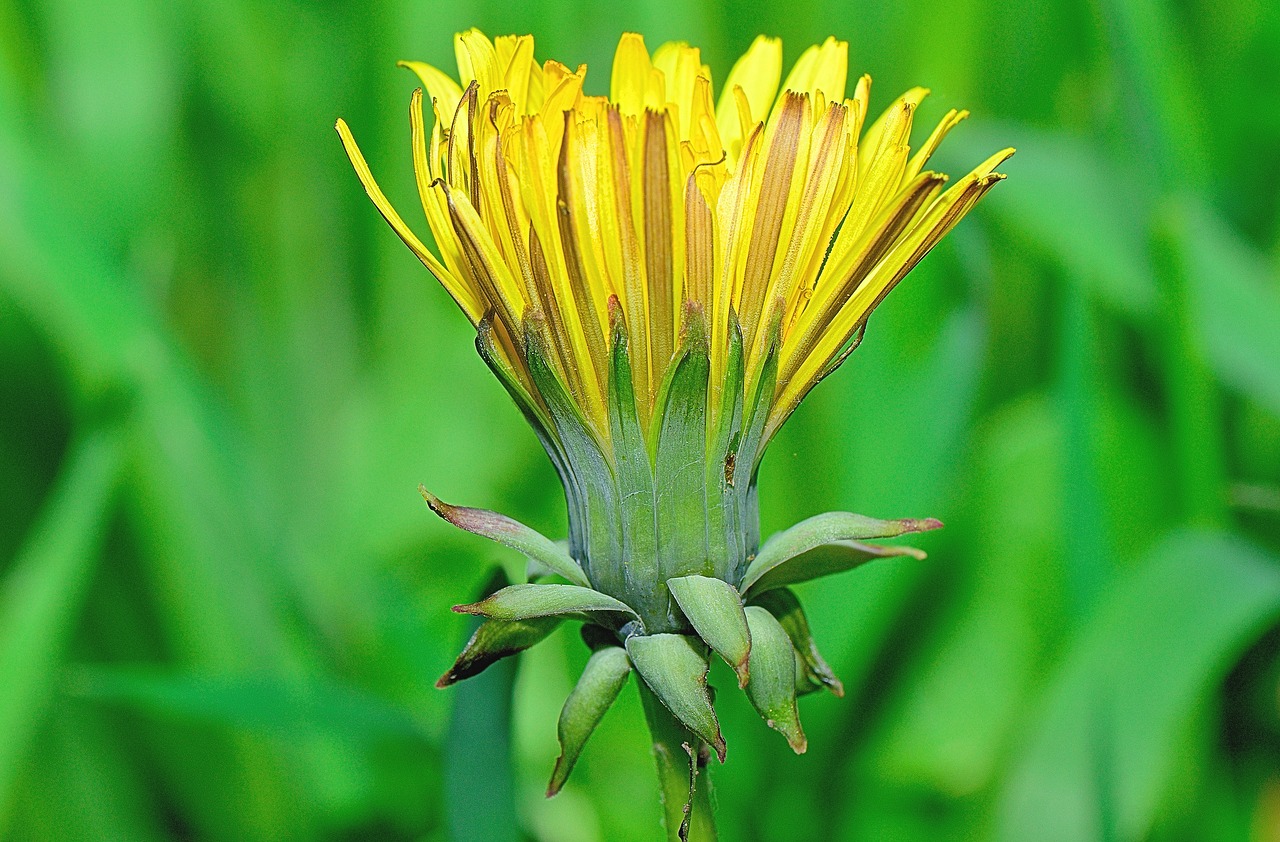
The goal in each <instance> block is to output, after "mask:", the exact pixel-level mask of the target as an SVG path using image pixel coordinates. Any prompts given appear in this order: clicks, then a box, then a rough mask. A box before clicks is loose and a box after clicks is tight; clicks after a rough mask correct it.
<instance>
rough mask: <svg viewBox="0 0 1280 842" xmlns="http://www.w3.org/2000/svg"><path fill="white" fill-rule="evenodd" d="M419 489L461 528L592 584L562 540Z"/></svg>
mask: <svg viewBox="0 0 1280 842" xmlns="http://www.w3.org/2000/svg"><path fill="white" fill-rule="evenodd" d="M418 493H420V494H421V495H422V499H423V500H426V501H427V506H429V507H430V508H431V511H433V512H435V513H436V514H438V515H439V516H440V517H441V518H443V519H444V520H446V521H448V522H449V523H451V524H453V525H454V526H456V527H458V528H459V529H462V530H464V531H466V532H470V533H472V534H475V535H480V536H483V537H485V538H488V539H489V540H491V541H497V542H498V543H499V544H502V545H504V546H507V547H510V548H511V549H513V550H516V551H517V552H521V553H524V555H525V556H527V557H528V558H531V559H533V560H535V561H537V562H538V563H539V564H541V565H542V566H543V567H545V568H546V569H548V570H550V571H552V572H553V573H555V574H557V575H559V576H563V577H564V578H566V579H568V580H569V581H570V582H573V583H574V584H575V585H582V586H587V585H590V584H591V583H590V582H589V581H588V580H587V577H586V574H584V573H583V572H582V568H581V567H580V566H579V565H578V562H576V561H574V560H573V557H572V556H570V555H569V554H568V553H567V552H565V551H564V549H563V548H562V547H561V546H560V545H559V544H557V543H556V542H555V541H552V540H551V539H550V538H548V537H546V536H545V535H543V534H542V533H540V532H538V531H537V530H535V529H531V528H530V527H528V526H525V525H524V524H523V523H521V522H520V521H518V520H515V519H513V518H509V517H507V516H506V515H504V514H500V513H498V512H491V511H489V510H488V509H472V508H469V507H467V506H451V505H449V504H448V503H446V502H444V501H443V500H441V499H440V498H439V497H437V496H435V495H434V494H432V493H431V492H430V491H427V489H426V488H425V487H424V486H421V485H419V486H418Z"/></svg>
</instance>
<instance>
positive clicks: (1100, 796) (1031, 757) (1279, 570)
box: [998, 533, 1280, 842]
mask: <svg viewBox="0 0 1280 842" xmlns="http://www.w3.org/2000/svg"><path fill="white" fill-rule="evenodd" d="M1278 617H1280V563H1278V562H1277V560H1276V559H1274V558H1270V557H1268V556H1266V555H1264V554H1263V553H1261V552H1260V551H1258V550H1256V549H1255V548H1253V547H1252V546H1251V545H1249V544H1247V543H1245V542H1243V541H1241V540H1239V539H1237V538H1231V537H1227V536H1220V535H1216V534H1198V533H1189V534H1179V535H1176V536H1175V537H1173V538H1170V539H1168V540H1167V541H1166V542H1165V543H1163V544H1162V545H1160V546H1159V547H1158V548H1157V549H1156V550H1155V551H1154V552H1153V553H1152V554H1151V556H1150V557H1149V558H1148V560H1147V561H1146V563H1145V564H1143V565H1141V566H1139V567H1138V568H1137V569H1135V570H1133V571H1132V573H1131V574H1130V575H1129V576H1128V577H1127V578H1126V579H1124V580H1122V581H1120V582H1119V583H1118V584H1117V587H1116V588H1115V589H1114V590H1112V591H1111V592H1110V594H1109V597H1108V598H1104V601H1103V602H1102V604H1101V605H1099V607H1098V610H1097V612H1096V613H1095V614H1094V615H1093V620H1092V622H1091V623H1090V624H1089V625H1088V626H1086V627H1085V628H1084V629H1083V631H1082V634H1081V636H1080V637H1079V638H1078V640H1077V642H1076V644H1075V645H1074V647H1073V648H1072V650H1071V651H1070V653H1069V655H1068V657H1067V659H1066V661H1065V663H1064V665H1063V667H1062V669H1061V671H1060V672H1059V674H1058V675H1057V678H1056V680H1054V681H1053V682H1052V683H1051V685H1050V687H1049V690H1048V693H1047V697H1046V698H1047V704H1046V707H1045V709H1044V711H1043V714H1042V717H1041V719H1040V720H1039V723H1038V725H1037V726H1036V727H1035V729H1034V730H1033V731H1032V733H1031V737H1030V740H1029V742H1028V743H1027V745H1026V748H1025V750H1024V752H1023V754H1022V756H1021V757H1020V758H1019V759H1018V760H1017V762H1016V763H1015V766H1014V769H1013V772H1012V774H1011V776H1010V778H1009V783H1008V787H1007V789H1006V791H1005V792H1004V798H1003V803H1002V805H1001V810H1000V815H999V834H998V838H1000V839H1006V840H1010V842H1013V840H1025V839H1037V840H1043V841H1044V842H1086V840H1096V839H1098V838H1099V834H1100V833H1101V831H1102V824H1103V822H1104V819H1105V820H1106V822H1108V823H1109V822H1111V821H1114V823H1115V827H1116V830H1117V833H1118V838H1121V839H1142V838H1147V836H1148V835H1149V834H1150V831H1151V828H1152V824H1153V822H1154V820H1155V815H1156V810H1157V807H1158V806H1159V803H1160V800H1161V797H1162V796H1163V795H1164V789H1165V787H1166V785H1167V783H1168V781H1169V779H1170V776H1171V775H1172V774H1173V772H1174V769H1175V766H1176V764H1177V762H1178V759H1177V753H1178V751H1179V746H1180V743H1179V741H1178V739H1177V738H1178V735H1179V733H1180V732H1181V729H1183V728H1185V727H1186V725H1187V723H1188V721H1189V720H1190V718H1191V716H1192V715H1193V713H1194V711H1195V709H1196V708H1197V706H1198V705H1201V704H1203V700H1204V698H1205V696H1206V694H1211V693H1214V692H1215V691H1216V688H1217V686H1218V685H1219V683H1220V682H1221V681H1222V680H1223V678H1224V677H1225V676H1226V673H1227V671H1228V670H1229V669H1230V668H1231V667H1232V666H1233V664H1234V663H1235V661H1236V660H1237V659H1238V658H1239V656H1240V654H1241V652H1242V650H1243V649H1244V648H1245V647H1246V646H1248V645H1249V644H1251V643H1253V642H1254V641H1255V640H1256V639H1257V637H1258V636H1259V635H1261V634H1262V633H1263V632H1264V631H1265V630H1266V629H1267V628H1268V627H1269V626H1271V625H1273V624H1274V623H1275V622H1276V619H1277V618H1278ZM1099 764H1106V765H1107V767H1108V768H1107V770H1106V773H1100V771H1099ZM1103 787H1105V790H1104V789H1103Z"/></svg>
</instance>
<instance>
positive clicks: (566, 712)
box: [547, 646, 631, 798]
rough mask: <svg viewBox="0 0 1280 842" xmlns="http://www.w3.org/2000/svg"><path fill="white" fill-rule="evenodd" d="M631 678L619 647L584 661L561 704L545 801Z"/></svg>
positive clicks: (629, 665) (556, 790)
mask: <svg viewBox="0 0 1280 842" xmlns="http://www.w3.org/2000/svg"><path fill="white" fill-rule="evenodd" d="M630 674H631V661H630V660H629V659H628V658H627V653H626V651H625V650H623V649H622V648H621V647H619V646H607V647H605V648H603V649H597V650H596V651H595V652H593V653H592V654H591V658H590V659H588V660H587V666H586V667H585V668H584V669H583V671H582V677H581V678H580V679H578V683H577V685H576V686H574V688H573V692H572V693H570V694H569V698H568V699H566V700H565V703H564V709H563V710H561V711H560V722H559V724H558V726H557V729H556V730H557V733H558V735H559V739H560V756H559V757H558V758H557V759H556V767H555V769H554V770H553V771H552V772H551V782H550V783H549V784H548V785H547V797H548V798H550V797H551V796H553V795H555V794H556V793H557V792H559V791H560V788H561V787H563V786H564V782H565V781H566V780H568V779H569V773H570V772H572V771H573V765H574V764H575V763H577V762H578V756H579V755H580V754H582V748H583V746H585V745H586V743H587V738H588V737H590V736H591V733H592V732H593V731H595V729H596V726H597V725H599V724H600V720H601V719H602V718H604V714H605V711H607V710H609V707H610V706H611V705H612V704H613V700H614V699H616V698H618V693H619V692H621V690H622V685H623V684H625V683H626V681H627V676H628V675H630Z"/></svg>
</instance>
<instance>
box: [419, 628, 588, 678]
mask: <svg viewBox="0 0 1280 842" xmlns="http://www.w3.org/2000/svg"><path fill="white" fill-rule="evenodd" d="M562 619H563V618H561V617H533V618H530V619H528V620H486V621H485V622H484V623H482V624H481V625H480V628H478V629H476V633H475V634H473V635H471V639H470V640H468V641H467V645H466V646H465V647H463V649H462V654H460V655H459V656H458V659H457V660H456V661H454V662H453V666H451V667H449V670H448V672H446V673H445V674H444V675H442V676H440V680H439V681H437V682H436V687H438V688H444V687H448V686H449V685H450V684H455V683H457V682H459V681H462V680H463V679H464V678H470V677H471V676H473V675H479V674H480V673H482V672H484V670H485V669H486V668H487V667H488V666H489V665H490V664H493V663H495V662H497V661H500V660H502V659H503V658H506V657H509V656H511V655H516V654H519V653H520V652H523V651H524V650H526V649H528V648H529V647H530V646H533V645H535V644H537V643H541V642H542V640H543V639H544V638H546V636H547V635H549V634H551V632H553V631H555V629H556V627H557V626H559V625H560V622H561V620H562Z"/></svg>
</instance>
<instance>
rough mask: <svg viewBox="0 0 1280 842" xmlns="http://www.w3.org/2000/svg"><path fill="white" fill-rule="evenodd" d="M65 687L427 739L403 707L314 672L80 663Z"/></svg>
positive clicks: (229, 718) (272, 720)
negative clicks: (260, 673) (221, 672)
mask: <svg viewBox="0 0 1280 842" xmlns="http://www.w3.org/2000/svg"><path fill="white" fill-rule="evenodd" d="M66 689H67V692H68V694H69V695H72V696H76V697H80V698H84V699H91V700H95V701H99V702H106V703H109V704H115V705H122V706H126V707H128V708H131V709H133V710H135V711H137V712H139V713H144V714H150V715H153V716H155V715H159V716H163V717H175V718H179V719H191V720H196V721H204V722H211V723H215V724H218V725H222V726H225V727H229V728H235V729H247V730H255V731H262V732H265V733H268V734H273V735H279V736H284V737H289V738H298V737H302V736H310V735H312V734H316V733H324V734H331V735H336V736H339V737H344V738H347V739H355V740H365V741H372V740H378V739H394V740H405V741H410V742H414V743H426V742H428V741H429V736H428V734H427V732H426V731H425V730H424V729H423V728H422V726H420V725H419V724H418V723H417V722H415V721H414V720H413V718H412V717H411V716H409V715H408V713H407V712H405V711H403V710H400V709H399V708H397V707H395V706H394V705H391V704H388V703H386V702H383V701H382V700H380V699H377V698H374V697H372V696H370V695H369V694H367V693H363V692H361V691H359V690H357V689H355V688H352V687H343V686H338V685H332V684H324V683H321V682H320V681H319V680H317V679H314V678H312V679H308V680H305V681H290V680H288V679H283V678H277V677H272V676H266V677H256V676H230V677H210V676H200V675H181V674H178V675H175V674H169V673H165V672H161V671H158V670H150V669H127V668H114V667H101V666H80V667H78V668H76V669H74V670H71V671H69V672H68V675H67V681H66Z"/></svg>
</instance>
